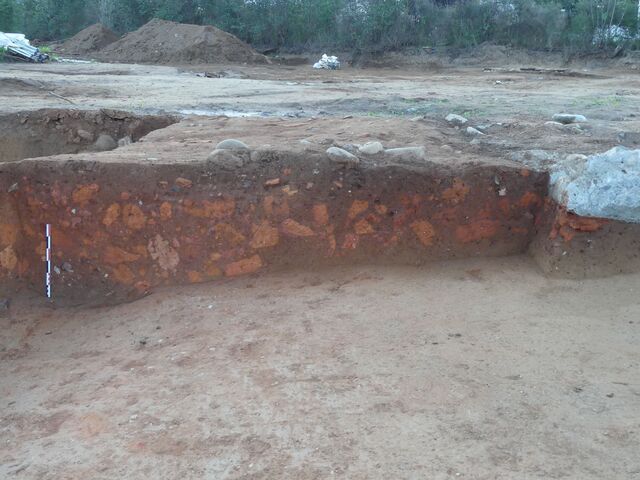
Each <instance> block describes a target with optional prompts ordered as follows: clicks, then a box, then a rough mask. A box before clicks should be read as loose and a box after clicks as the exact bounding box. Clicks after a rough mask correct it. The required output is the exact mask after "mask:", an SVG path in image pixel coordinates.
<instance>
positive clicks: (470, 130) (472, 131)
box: [466, 127, 484, 137]
mask: <svg viewBox="0 0 640 480" xmlns="http://www.w3.org/2000/svg"><path fill="white" fill-rule="evenodd" d="M466 132H467V135H471V136H472V137H479V136H480V135H484V133H482V132H481V131H480V130H478V129H477V128H473V127H467V130H466Z"/></svg>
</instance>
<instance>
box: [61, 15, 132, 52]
mask: <svg viewBox="0 0 640 480" xmlns="http://www.w3.org/2000/svg"><path fill="white" fill-rule="evenodd" d="M118 38H120V37H119V36H118V34H116V33H114V32H113V31H111V30H109V29H108V28H107V27H105V26H104V25H102V24H101V23H96V24H95V25H91V26H90V27H87V28H85V29H84V30H82V31H81V32H79V33H77V34H76V35H75V36H73V37H71V38H70V39H69V40H67V41H66V42H64V43H63V44H62V45H61V46H60V47H59V48H58V49H57V50H58V51H59V52H60V53H64V54H67V55H84V54H87V53H93V52H97V51H98V50H102V49H103V48H105V47H106V46H107V45H110V44H112V43H113V42H115V41H117V40H118Z"/></svg>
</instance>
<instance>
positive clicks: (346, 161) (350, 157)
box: [327, 147, 360, 166]
mask: <svg viewBox="0 0 640 480" xmlns="http://www.w3.org/2000/svg"><path fill="white" fill-rule="evenodd" d="M327 155H328V156H329V159H331V161H333V162H335V163H340V164H342V165H351V166H354V165H357V164H358V163H360V159H359V158H358V157H356V156H355V155H354V154H352V153H349V152H347V151H346V150H345V149H343V148H338V147H329V148H328V149H327Z"/></svg>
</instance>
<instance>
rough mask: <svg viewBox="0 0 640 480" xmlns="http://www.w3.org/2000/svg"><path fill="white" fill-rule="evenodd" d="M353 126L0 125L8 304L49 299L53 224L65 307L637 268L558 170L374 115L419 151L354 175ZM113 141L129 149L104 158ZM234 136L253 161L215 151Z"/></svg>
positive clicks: (386, 134)
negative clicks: (415, 274) (414, 273)
mask: <svg viewBox="0 0 640 480" xmlns="http://www.w3.org/2000/svg"><path fill="white" fill-rule="evenodd" d="M359 122H360V120H358V119H352V120H349V121H345V122H343V123H348V124H350V125H349V126H348V127H347V128H345V127H344V125H342V126H341V127H340V126H337V125H335V122H331V121H330V120H318V121H316V122H314V123H309V122H302V123H300V122H298V121H290V120H266V119H229V118H197V119H195V120H194V119H184V120H182V121H179V122H178V119H176V118H173V117H162V116H156V117H138V116H133V115H129V114H126V113H123V112H113V111H97V112H79V111H41V112H30V113H28V114H16V115H13V116H4V117H2V118H0V125H1V126H2V132H3V141H2V145H1V146H0V292H1V291H12V290H15V289H19V288H25V287H28V288H31V289H35V290H40V291H43V290H44V287H43V285H44V278H45V262H44V258H45V237H44V232H45V225H47V224H50V225H51V227H52V261H53V301H54V302H55V303H56V304H59V305H65V304H66V305H76V304H85V305H102V304H111V303H119V302H123V301H130V300H133V299H136V298H139V297H141V296H144V295H146V294H148V293H150V292H151V291H153V289H154V288H158V287H161V286H169V285H177V284H191V283H200V282H208V281H216V280H222V279H224V278H230V277H237V276H241V275H249V274H254V273H256V272H261V271H273V270H287V269H315V268H319V267H323V266H331V265H345V264H409V265H421V264H425V265H427V264H428V263H429V262H433V261H436V260H447V259H455V258H464V257H478V256H506V255H516V254H523V253H526V252H530V253H531V254H532V255H533V256H534V257H535V258H536V260H537V262H538V264H539V265H540V267H541V268H542V269H543V270H544V271H545V272H546V273H547V274H550V275H562V276H568V277H587V276H598V275H609V274H614V273H623V272H631V271H636V270H638V269H640V259H639V258H638V253H637V252H638V238H639V237H640V236H639V235H638V233H640V231H639V230H638V227H637V226H634V225H632V224H626V223H623V222H616V221H610V220H605V219H598V218H586V217H580V216H578V215H574V214H572V213H569V212H567V211H566V210H565V209H564V208H563V207H561V206H559V205H557V204H556V203H555V202H554V201H553V200H552V199H551V198H550V196H549V193H548V192H549V187H548V185H549V175H548V173H547V172H544V171H536V170H533V169H529V168H526V167H523V166H522V165H519V164H517V163H512V162H506V161H503V160H500V159H493V158H487V157H478V156H473V155H470V156H469V157H468V158H461V157H460V156H452V155H451V154H450V153H447V152H446V151H444V150H442V149H441V148H440V144H439V142H440V140H439V139H438V138H437V137H435V136H434V135H433V132H431V131H429V127H428V126H421V125H416V124H411V125H403V124H402V121H395V123H396V124H397V125H395V126H394V127H393V128H394V129H395V130H394V129H391V127H389V124H388V122H387V121H385V120H380V121H378V122H377V123H376V122H371V121H370V120H368V122H369V124H368V128H369V131H371V129H373V131H372V133H369V134H368V135H371V136H375V138H384V139H385V144H387V145H390V146H399V147H400V146H405V145H411V146H410V147H409V148H400V149H393V148H391V149H387V150H386V151H383V152H380V153H377V154H373V155H362V154H359V155H358V157H359V159H358V162H357V164H354V163H353V162H351V161H347V162H342V161H340V159H335V158H331V157H329V156H328V155H327V153H326V149H327V147H328V146H330V145H331V144H335V145H342V146H344V147H345V148H348V147H349V144H348V141H349V140H350V137H349V135H352V136H353V134H350V133H349V131H348V130H349V128H352V129H353V131H358V129H359V126H360V125H359ZM318 131H322V132H323V134H324V135H325V136H324V137H323V138H320V137H318V136H317V135H316V133H315V132H318ZM102 135H108V136H109V138H110V139H112V140H113V141H115V142H118V140H122V139H129V140H127V141H125V142H122V141H121V142H120V144H121V146H120V147H119V148H115V145H113V144H111V147H110V148H109V149H106V148H102V147H101V146H100V145H96V143H97V142H98V140H99V139H100V138H101V136H102ZM314 135H316V136H314ZM327 135H328V136H327ZM356 136H357V135H356ZM229 138H238V139H240V140H242V141H243V142H245V143H246V144H247V145H249V149H242V150H234V149H223V148H220V149H218V150H216V151H215V152H214V153H213V154H212V151H214V149H215V147H216V145H217V144H218V143H219V142H220V141H223V140H225V139H229ZM300 139H303V140H302V141H301V140H300ZM327 139H328V140H327ZM351 140H352V141H353V139H351ZM110 143H111V142H110ZM116 145H117V143H116ZM99 150H108V151H99ZM33 157H38V158H33ZM462 157H465V156H464V155H463V156H462Z"/></svg>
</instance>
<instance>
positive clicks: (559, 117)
mask: <svg viewBox="0 0 640 480" xmlns="http://www.w3.org/2000/svg"><path fill="white" fill-rule="evenodd" d="M553 121H554V122H558V123H562V124H563V125H569V124H571V123H585V122H587V117H585V116H584V115H575V114H573V113H556V114H555V115H554V116H553Z"/></svg>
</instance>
